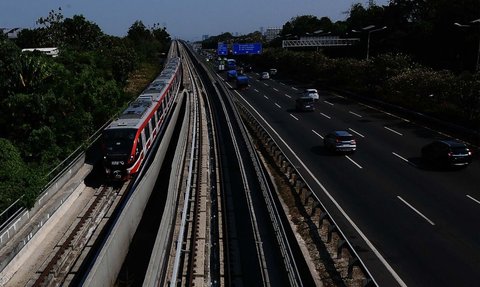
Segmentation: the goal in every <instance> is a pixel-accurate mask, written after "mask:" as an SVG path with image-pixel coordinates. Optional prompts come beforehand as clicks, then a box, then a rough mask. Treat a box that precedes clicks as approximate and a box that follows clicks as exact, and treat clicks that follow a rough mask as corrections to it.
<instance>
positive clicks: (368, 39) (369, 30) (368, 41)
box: [352, 25, 387, 61]
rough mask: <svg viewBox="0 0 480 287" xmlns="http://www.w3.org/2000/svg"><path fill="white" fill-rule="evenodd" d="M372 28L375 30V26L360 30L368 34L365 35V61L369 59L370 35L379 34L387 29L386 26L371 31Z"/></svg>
mask: <svg viewBox="0 0 480 287" xmlns="http://www.w3.org/2000/svg"><path fill="white" fill-rule="evenodd" d="M373 28H375V25H369V26H367V27H363V28H362V30H363V31H367V32H368V34H367V61H368V59H369V58H370V34H371V33H373V32H379V31H382V30H385V29H387V26H383V27H382V28H378V29H373ZM372 29H373V30H372ZM352 32H355V33H358V32H361V31H356V30H352Z"/></svg>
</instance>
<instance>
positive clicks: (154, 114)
mask: <svg viewBox="0 0 480 287" xmlns="http://www.w3.org/2000/svg"><path fill="white" fill-rule="evenodd" d="M152 125H153V126H154V127H155V126H156V125H157V113H153V116H152Z"/></svg>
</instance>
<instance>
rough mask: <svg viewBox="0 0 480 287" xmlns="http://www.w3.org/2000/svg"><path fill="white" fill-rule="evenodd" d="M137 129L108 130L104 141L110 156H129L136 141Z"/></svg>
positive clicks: (104, 135) (105, 132) (104, 134)
mask: <svg viewBox="0 0 480 287" xmlns="http://www.w3.org/2000/svg"><path fill="white" fill-rule="evenodd" d="M136 132H137V130H136V129H107V130H105V131H104V132H103V141H104V144H105V149H106V150H107V153H108V154H118V155H120V154H129V153H130V151H131V149H132V146H133V141H134V139H135V134H136Z"/></svg>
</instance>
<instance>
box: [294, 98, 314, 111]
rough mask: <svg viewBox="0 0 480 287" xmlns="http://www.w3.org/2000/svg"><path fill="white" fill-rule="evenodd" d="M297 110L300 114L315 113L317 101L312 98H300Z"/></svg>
mask: <svg viewBox="0 0 480 287" xmlns="http://www.w3.org/2000/svg"><path fill="white" fill-rule="evenodd" d="M295 109H296V110H297V111H299V112H304V111H314V110H315V100H314V99H312V98H310V97H300V98H298V99H296V100H295Z"/></svg>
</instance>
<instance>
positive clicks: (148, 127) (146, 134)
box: [144, 122, 150, 139]
mask: <svg viewBox="0 0 480 287" xmlns="http://www.w3.org/2000/svg"><path fill="white" fill-rule="evenodd" d="M144 130H145V137H146V138H147V139H149V138H150V122H148V123H147V125H146V126H145V129H144Z"/></svg>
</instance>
